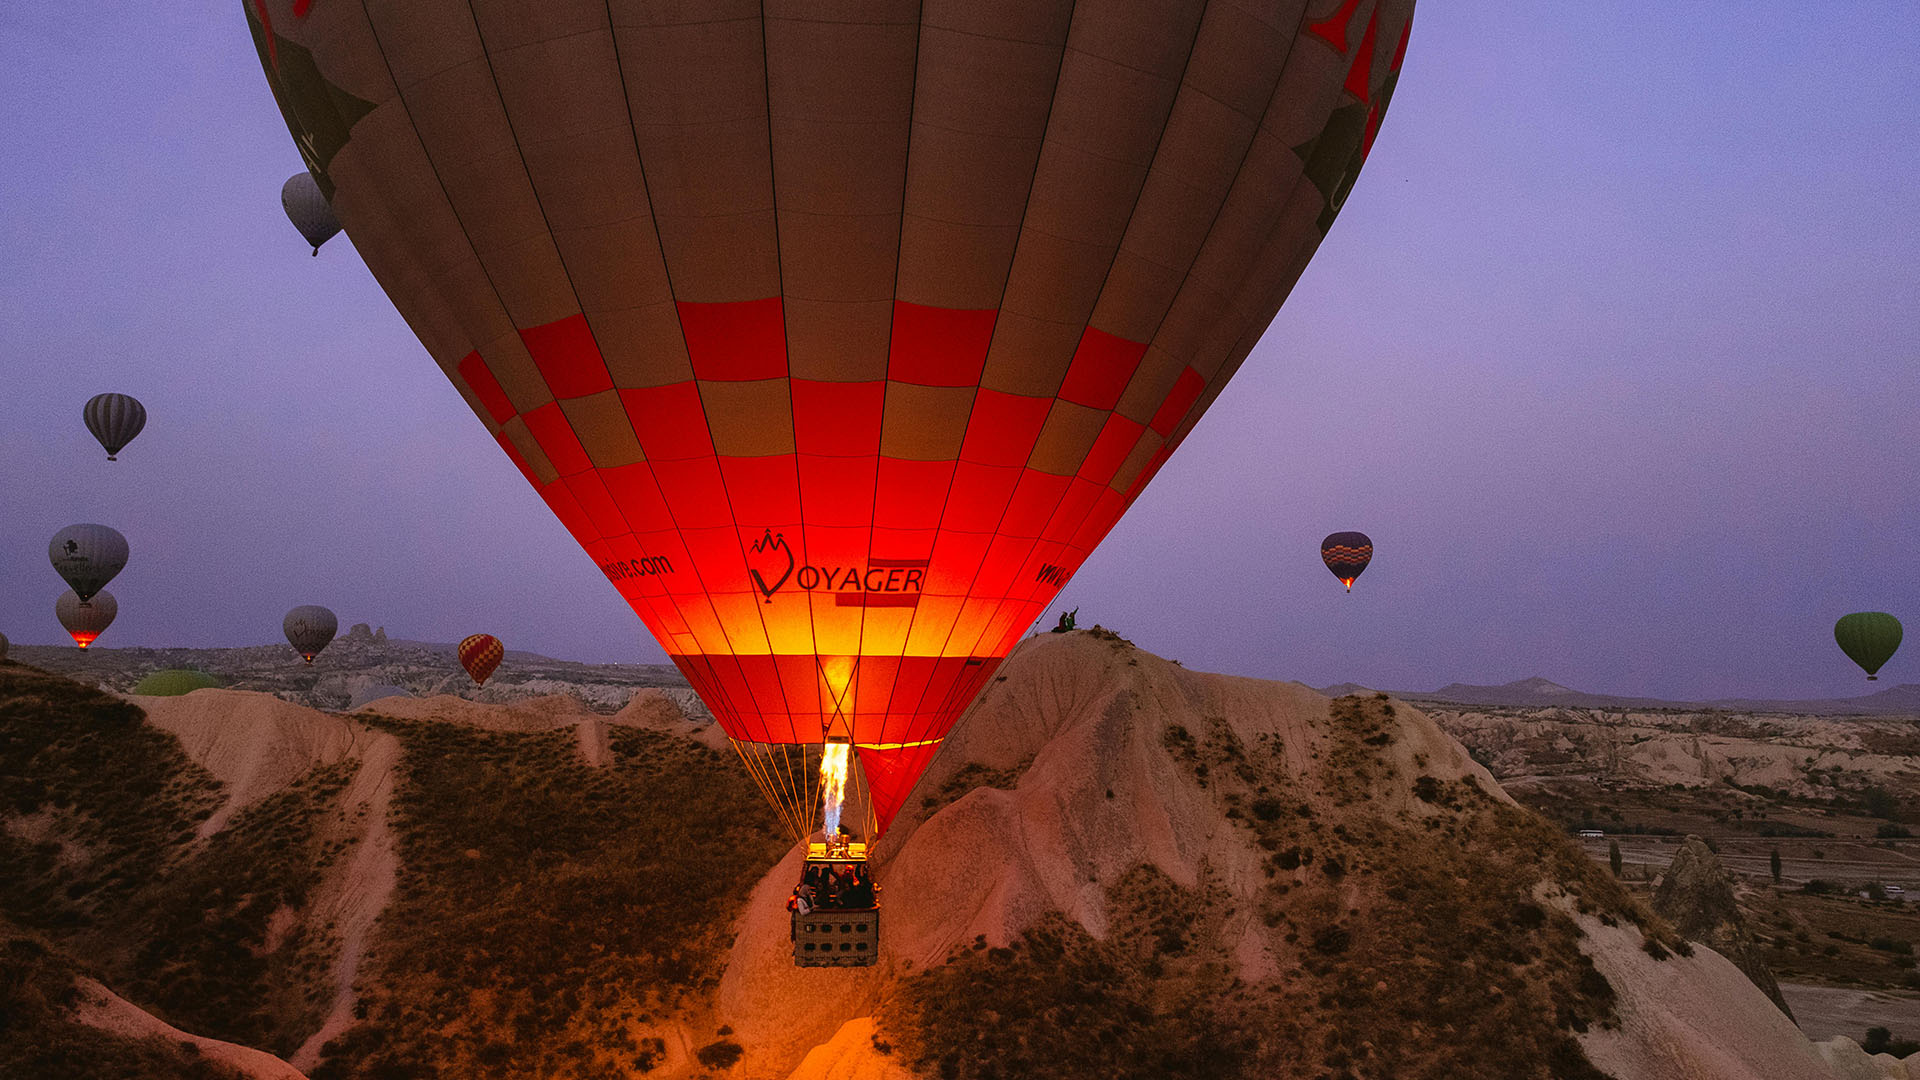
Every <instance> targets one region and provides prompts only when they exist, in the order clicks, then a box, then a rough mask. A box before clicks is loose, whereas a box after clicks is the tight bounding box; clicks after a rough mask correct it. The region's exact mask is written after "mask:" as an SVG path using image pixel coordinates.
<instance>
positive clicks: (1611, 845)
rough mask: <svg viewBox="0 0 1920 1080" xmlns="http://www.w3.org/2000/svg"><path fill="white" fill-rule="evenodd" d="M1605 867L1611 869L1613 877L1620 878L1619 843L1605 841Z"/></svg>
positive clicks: (1616, 841)
mask: <svg viewBox="0 0 1920 1080" xmlns="http://www.w3.org/2000/svg"><path fill="white" fill-rule="evenodd" d="M1607 865H1608V866H1611V867H1613V876H1614V877H1619V876H1620V841H1618V840H1609V841H1607Z"/></svg>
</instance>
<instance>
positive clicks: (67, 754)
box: [0, 665, 351, 1054]
mask: <svg viewBox="0 0 1920 1080" xmlns="http://www.w3.org/2000/svg"><path fill="white" fill-rule="evenodd" d="M144 720H145V717H144V714H142V713H141V711H140V710H139V709H138V708H136V707H135V706H133V705H131V704H129V703H127V702H124V701H121V700H119V699H117V698H113V697H110V696H108V695H106V694H102V693H100V692H99V691H96V690H94V689H92V688H90V687H86V686H82V685H80V684H78V683H74V682H70V681H68V680H66V679H62V678H59V677H57V676H52V675H47V674H45V673H43V672H39V671H36V670H34V669H31V668H26V667H22V666H17V665H9V666H8V667H6V668H4V669H0V818H4V822H0V824H4V825H5V827H4V828H0V866H5V867H7V868H8V872H7V873H4V874H0V916H4V917H5V918H6V919H9V920H11V921H13V922H14V923H16V924H18V925H21V926H24V927H30V928H33V929H36V930H39V931H41V932H42V933H44V934H46V935H47V936H48V937H49V938H50V939H51V940H52V941H53V942H54V943H55V944H57V945H58V946H59V947H60V948H61V949H62V950H63V951H64V952H66V953H68V954H70V955H73V956H76V957H80V958H82V959H84V960H85V961H86V962H88V963H89V964H91V965H92V966H93V967H95V968H97V969H98V970H99V972H100V978H101V981H102V982H104V983H105V984H106V985H108V986H109V987H111V988H112V989H113V990H114V991H115V992H116V993H119V994H120V995H121V996H123V997H125V998H127V999H128V1000H129V1001H132V1002H133V1003H134V1004H136V1005H139V1006H140V1007H141V1008H144V1009H147V1010H148V1011H150V1012H152V1013H154V1014H155V1015H157V1016H159V1017H160V1018H161V1019H163V1020H166V1021H167V1022H168V1023H171V1024H173V1025H174V1026H176V1027H180V1028H182V1029H184V1030H187V1031H192V1032H193V1033H195V1034H198V1035H207V1036H210V1037H213V1038H218V1039H224V1040H228V1041H232V1042H239V1043H243V1044H245V1045H249V1046H257V1047H260V1048H262V1049H265V1050H268V1051H270V1052H273V1053H279V1054H286V1053H290V1052H292V1050H293V1049H294V1048H295V1047H297V1046H299V1044H300V1043H301V1042H302V1041H303V1040H304V1039H305V1038H306V1036H307V1035H309V1034H311V1033H312V1032H313V1031H314V1030H315V1029H316V1028H317V1027H318V1026H319V1023H320V1020H321V1017H322V1015H323V1013H324V1007H325V1003H326V1000H327V998H328V997H330V994H331V988H330V987H329V986H328V985H327V980H326V968H327V965H328V964H329V963H330V962H331V959H332V956H333V955H334V950H335V947H336V946H335V943H334V942H333V941H332V940H331V938H330V937H329V935H327V934H326V933H325V932H324V930H315V929H307V928H304V926H303V921H302V920H299V919H294V920H289V922H290V923H291V924H292V925H293V926H294V929H293V931H292V932H291V933H289V934H287V935H284V937H283V939H282V940H279V941H272V942H270V940H269V938H270V933H269V921H270V920H271V919H272V918H273V916H274V913H275V912H276V911H278V910H280V909H282V908H286V909H294V910H296V911H297V909H299V908H300V906H301V905H302V904H303V903H304V902H305V900H306V898H307V895H308V892H309V891H310V890H311V888H312V887H313V886H314V884H316V883H317V882H318V880H319V878H320V875H321V874H322V873H323V872H324V871H325V869H326V867H327V864H328V861H329V859H330V858H331V857H332V854H333V852H332V849H330V848H328V847H327V846H326V845H325V843H324V842H323V840H322V838H321V837H320V835H319V833H318V831H317V825H318V823H319V822H320V821H321V820H322V819H323V818H324V817H325V816H326V815H327V814H328V813H329V812H331V811H332V809H333V808H334V807H335V806H336V805H337V803H338V799H339V795H340V792H341V790H342V788H343V787H344V786H345V784H346V782H347V780H348V779H349V778H350V776H351V766H350V765H345V764H342V765H335V766H330V767H325V768H320V769H316V770H313V771H312V772H310V773H308V774H307V775H306V776H305V777H302V778H300V779H299V780H297V781H296V782H295V783H293V784H292V785H290V786H289V787H288V788H287V789H285V790H283V791H281V792H279V793H277V794H275V795H273V796H271V797H269V798H267V799H264V800H262V801H261V802H259V803H258V804H256V805H254V806H251V807H248V808H247V809H246V810H245V811H243V812H242V813H240V814H238V815H236V816H235V818H234V819H233V820H232V821H230V822H229V823H228V824H227V826H226V828H224V829H222V830H221V831H220V832H218V833H216V834H214V835H213V836H212V837H210V838H208V839H207V840H206V841H205V842H200V841H196V839H195V830H196V828H197V827H198V826H199V825H200V823H201V822H203V821H205V820H206V819H207V817H208V816H209V815H210V814H211V813H212V812H213V811H214V809H215V808H217V807H218V806H219V805H220V803H221V801H222V795H221V788H220V785H219V783H218V782H217V781H215V780H214V779H213V778H212V777H211V776H210V775H208V774H207V773H206V771H205V770H203V769H201V768H200V767H199V766H197V765H195V764H194V763H193V762H192V761H191V760H190V759H188V758H187V756H186V754H185V753H184V752H183V751H182V750H181V749H180V744H179V742H178V741H177V740H176V739H175V738H174V737H173V736H172V735H170V734H168V733H167V732H164V731H161V730H160V729H158V728H155V727H153V726H151V725H149V724H146V723H145V722H144ZM30 838H31V839H30ZM270 944H272V945H274V946H276V947H274V948H269V947H268V946H269V945H270Z"/></svg>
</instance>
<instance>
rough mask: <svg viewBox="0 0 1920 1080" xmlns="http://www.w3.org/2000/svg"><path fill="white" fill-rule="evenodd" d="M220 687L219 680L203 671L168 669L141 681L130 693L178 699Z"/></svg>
mask: <svg viewBox="0 0 1920 1080" xmlns="http://www.w3.org/2000/svg"><path fill="white" fill-rule="evenodd" d="M220 685H222V684H221V682H220V680H219V679H217V678H214V677H213V676H212V675H209V674H207V673H206V672H204V671H194V670H193V669H191V668H169V669H168V670H166V671H156V672H154V673H153V674H151V675H149V676H147V677H146V678H144V679H141V680H140V681H139V682H138V683H137V684H135V686H134V688H133V689H132V690H131V691H129V692H130V693H134V694H139V695H142V696H145V697H179V696H180V695H181V694H191V693H193V692H194V691H195V690H206V689H210V688H212V687H217V686H220Z"/></svg>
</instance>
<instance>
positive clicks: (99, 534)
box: [47, 525, 127, 604]
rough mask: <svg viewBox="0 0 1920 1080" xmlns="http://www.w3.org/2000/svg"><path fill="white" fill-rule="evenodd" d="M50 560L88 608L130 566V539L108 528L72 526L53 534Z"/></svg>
mask: <svg viewBox="0 0 1920 1080" xmlns="http://www.w3.org/2000/svg"><path fill="white" fill-rule="evenodd" d="M47 558H49V559H51V560H53V568H54V570H55V571H56V572H58V573H59V575H60V576H61V577H62V578H64V579H66V582H67V584H68V585H71V586H73V591H74V592H76V593H78V594H79V595H80V602H81V603H83V604H84V603H86V602H87V601H89V600H91V599H93V594H94V593H97V592H99V591H100V590H101V589H104V588H106V587H107V582H109V581H112V580H113V576H114V575H115V574H118V573H119V572H120V571H121V570H122V569H123V568H124V567H125V566H126V565H127V538H126V537H124V536H121V535H120V534H119V533H118V532H116V531H115V530H113V529H110V528H108V527H106V526H105V525H69V526H67V527H66V528H64V529H61V530H60V531H59V532H57V533H54V534H53V540H52V542H51V543H49V544H48V545H47Z"/></svg>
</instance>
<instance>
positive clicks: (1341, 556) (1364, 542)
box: [1320, 532, 1373, 592]
mask: <svg viewBox="0 0 1920 1080" xmlns="http://www.w3.org/2000/svg"><path fill="white" fill-rule="evenodd" d="M1320 561H1321V562H1324V563H1326V564H1327V569H1329V570H1331V571H1333V576H1334V577H1337V578H1339V579H1340V584H1342V585H1345V586H1346V587H1347V591H1348V592H1352V591H1353V583H1354V581H1355V580H1357V579H1358V578H1359V577H1360V575H1361V574H1363V573H1365V572H1366V569H1367V564H1368V563H1370V562H1372V561H1373V541H1372V540H1370V539H1368V538H1367V534H1366V533H1363V532H1337V533H1330V534H1328V536H1327V538H1326V539H1325V540H1322V541H1320Z"/></svg>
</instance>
